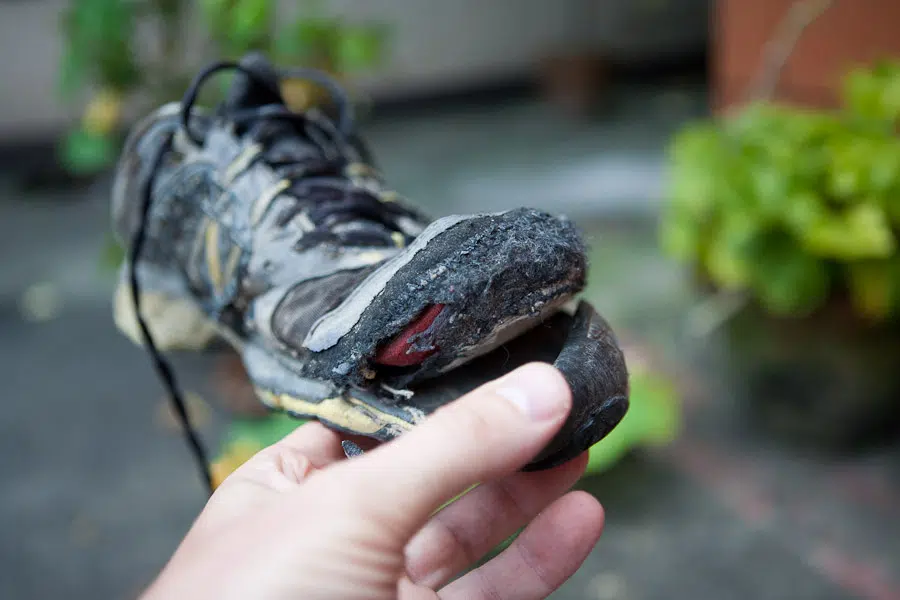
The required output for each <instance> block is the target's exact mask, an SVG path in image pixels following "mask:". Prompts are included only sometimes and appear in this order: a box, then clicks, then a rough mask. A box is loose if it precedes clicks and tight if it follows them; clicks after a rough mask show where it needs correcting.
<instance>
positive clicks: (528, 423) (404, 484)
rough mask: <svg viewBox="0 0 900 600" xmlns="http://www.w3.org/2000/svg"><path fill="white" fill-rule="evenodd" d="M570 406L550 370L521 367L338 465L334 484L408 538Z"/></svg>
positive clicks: (544, 433)
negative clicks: (343, 485)
mask: <svg viewBox="0 0 900 600" xmlns="http://www.w3.org/2000/svg"><path fill="white" fill-rule="evenodd" d="M571 404H572V399H571V392H570V390H569V387H568V384H567V383H566V380H565V379H564V378H563V376H562V374H561V373H560V372H559V371H558V370H556V369H555V368H553V367H552V366H550V365H549V364H546V363H530V364H527V365H525V366H523V367H520V368H518V369H516V370H515V371H512V372H511V373H509V374H507V375H505V376H504V377H502V378H500V379H497V380H495V381H492V382H490V383H487V384H485V385H483V386H481V387H480V388H478V389H477V390H475V391H473V392H470V393H469V394H467V395H465V396H463V397H462V398H460V399H458V400H456V401H454V402H452V403H451V404H449V405H447V406H445V407H442V408H441V409H439V410H437V411H436V412H435V413H434V414H432V415H431V416H430V417H429V418H428V419H426V420H425V422H423V423H422V424H421V425H419V426H417V427H416V428H414V429H413V430H412V431H409V432H407V433H405V434H403V435H402V436H401V437H400V438H398V439H396V440H394V441H392V442H390V443H387V444H384V445H382V446H380V447H378V448H376V449H375V450H373V451H371V452H369V453H368V454H365V455H363V456H361V457H359V458H354V459H352V460H349V461H346V462H344V463H342V464H341V465H340V467H339V469H340V470H342V471H344V473H343V476H342V477H341V481H342V482H346V485H347V486H348V487H349V488H350V489H352V490H353V491H354V492H355V493H356V494H357V495H358V497H361V498H364V499H365V510H366V512H367V513H369V514H371V516H372V518H376V519H379V520H381V522H388V523H392V524H393V525H394V528H395V531H399V532H403V534H404V535H405V534H409V535H412V534H413V533H415V531H417V530H418V529H419V527H420V526H421V525H422V524H423V523H425V521H427V519H428V518H429V517H430V515H431V514H432V513H433V512H434V511H435V510H437V509H438V508H439V507H440V506H441V505H443V504H444V503H445V502H446V501H447V500H449V499H451V498H453V497H454V496H456V495H458V494H460V493H462V492H463V491H464V490H465V489H467V488H469V487H471V486H472V485H474V484H476V483H479V482H484V481H488V480H491V479H496V478H499V477H502V476H504V475H508V474H511V473H513V472H515V471H517V470H518V469H520V468H521V467H522V466H524V465H525V464H526V463H528V462H529V461H530V460H531V459H532V458H534V457H535V456H536V455H537V454H538V453H539V452H540V451H541V450H542V449H543V448H544V446H546V444H548V443H549V442H550V440H551V439H552V438H553V436H554V434H555V433H556V432H557V430H558V429H559V428H560V427H561V426H562V424H563V422H564V421H565V419H566V417H567V416H568V413H569V410H570V409H571ZM345 490H346V488H345ZM373 511H374V512H375V513H376V514H372V513H373Z"/></svg>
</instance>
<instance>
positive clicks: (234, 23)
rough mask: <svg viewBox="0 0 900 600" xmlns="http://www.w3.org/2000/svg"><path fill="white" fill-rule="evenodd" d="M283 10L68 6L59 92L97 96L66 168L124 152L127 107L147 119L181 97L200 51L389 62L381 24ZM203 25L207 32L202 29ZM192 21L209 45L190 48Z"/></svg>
mask: <svg viewBox="0 0 900 600" xmlns="http://www.w3.org/2000/svg"><path fill="white" fill-rule="evenodd" d="M277 5H278V3H276V2H275V1H274V0H203V1H202V2H200V3H199V8H200V10H199V13H200V14H199V16H200V19H199V20H198V19H196V18H195V14H194V12H195V10H194V8H195V3H194V2H189V1H188V0H70V4H69V7H68V10H67V11H66V12H65V14H64V16H63V19H62V33H63V36H64V47H63V56H62V61H61V67H60V73H59V77H60V82H59V83H60V85H59V89H60V93H61V95H62V96H63V98H64V99H65V100H66V101H69V102H75V101H77V100H78V95H79V92H83V91H85V90H88V89H89V90H90V91H91V92H93V98H92V99H91V100H90V101H89V102H88V104H87V107H86V110H85V112H84V117H83V119H82V121H81V123H80V124H79V125H78V126H77V127H76V128H75V129H74V130H73V131H71V132H70V133H69V135H68V136H67V137H66V138H65V139H64V140H63V141H62V144H61V146H60V159H61V161H62V163H63V165H64V166H65V167H66V168H67V169H68V170H70V171H71V172H74V173H80V174H90V173H94V172H97V171H100V170H103V169H105V168H107V167H109V166H110V165H111V164H112V162H113V161H114V160H115V157H116V155H117V153H118V149H119V142H120V140H121V136H120V131H119V130H120V129H121V126H122V121H123V106H125V105H126V104H128V105H129V106H131V105H134V109H135V110H136V111H137V112H139V113H140V114H144V113H146V112H147V111H149V110H151V109H152V108H153V107H154V106H157V105H159V104H162V103H164V102H168V101H171V100H177V99H179V98H180V97H181V94H182V93H183V92H184V89H185V87H186V85H187V84H188V82H189V81H190V78H191V76H192V73H193V71H194V70H195V69H196V68H197V66H198V65H197V64H196V63H197V62H202V57H201V59H199V60H198V59H196V58H192V63H191V64H188V63H187V62H186V61H185V60H184V59H183V57H184V56H189V55H191V54H192V51H193V49H194V48H195V47H200V48H202V54H203V56H204V57H207V58H210V59H223V58H226V59H236V58H237V57H239V56H240V55H242V54H244V53H246V52H248V51H250V50H259V51H262V52H265V53H267V54H269V55H270V56H272V57H273V58H274V59H275V60H276V62H279V63H281V64H285V65H295V66H308V67H316V68H323V69H327V70H328V71H330V72H331V73H332V74H334V75H337V76H343V75H346V74H350V73H354V72H356V71H360V70H364V69H369V68H372V67H373V66H376V65H377V64H378V63H379V62H380V61H381V60H382V58H383V55H384V49H385V42H386V39H387V30H386V29H385V28H384V27H383V26H381V25H378V24H357V23H350V22H347V21H345V20H344V19H341V18H337V17H330V16H326V12H325V10H324V8H325V7H324V6H323V5H322V3H321V2H315V3H313V2H305V3H302V4H301V5H300V7H299V12H300V15H299V16H298V17H296V18H294V19H286V18H283V16H282V15H277V14H276V8H277ZM195 22H198V23H199V24H200V27H199V28H196V29H194V28H195V27H196V25H195ZM189 24H190V25H191V27H192V30H197V31H199V35H200V36H202V37H203V39H202V40H200V41H201V42H202V43H200V44H197V43H194V42H196V41H197V40H191V42H192V43H191V44H189V45H188V44H187V41H188V37H187V36H188V25H189ZM139 26H140V27H141V29H142V32H143V30H144V29H146V30H147V33H148V34H150V35H152V37H153V38H154V39H155V40H158V41H159V49H158V51H157V52H152V53H151V52H139V51H138V44H137V39H136V32H137V30H138V27H139ZM188 46H190V50H189V49H188ZM223 89H224V86H223V87H220V88H219V93H220V94H221V92H222V90H223ZM286 95H287V94H286ZM293 98H294V100H295V101H296V100H297V98H298V95H297V94H296V93H295V94H293ZM214 99H215V98H208V99H206V100H214ZM315 99H316V98H315V95H314V94H313V95H310V94H309V93H305V94H303V95H302V96H300V102H301V103H309V102H311V101H314V100H315ZM298 108H302V107H298Z"/></svg>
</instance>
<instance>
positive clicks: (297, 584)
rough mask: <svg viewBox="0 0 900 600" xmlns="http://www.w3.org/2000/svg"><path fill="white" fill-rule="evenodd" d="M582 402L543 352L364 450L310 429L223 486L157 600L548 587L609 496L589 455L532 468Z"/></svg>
mask: <svg viewBox="0 0 900 600" xmlns="http://www.w3.org/2000/svg"><path fill="white" fill-rule="evenodd" d="M570 408H571V395H570V392H569V388H568V386H567V384H566V382H565V379H563V377H562V375H561V374H560V373H559V371H557V370H556V369H554V368H553V367H551V366H550V365H547V364H542V363H532V364H529V365H525V366H523V367H521V368H519V369H517V370H515V371H513V372H512V373H510V374H508V375H506V376H504V377H502V378H500V379H497V380H495V381H492V382H489V383H487V384H485V385H484V386H482V387H481V388H479V389H477V390H475V391H473V392H471V393H470V394H468V395H466V396H464V397H462V398H460V399H459V400H457V401H455V402H453V403H452V404H450V405H448V406H446V407H443V408H442V409H440V410H438V411H437V412H436V413H434V414H433V415H432V416H431V417H429V418H428V419H427V420H426V421H425V422H424V423H422V424H421V425H419V426H417V427H416V428H414V429H413V430H412V431H410V432H408V433H406V434H404V435H403V436H401V437H399V438H398V439H396V440H393V441H391V442H389V443H386V444H382V445H380V446H378V447H375V448H371V445H370V444H369V445H365V446H364V447H366V448H371V449H368V450H367V451H366V453H365V454H363V455H362V456H358V457H354V458H352V459H345V458H344V453H343V450H342V449H341V445H340V442H341V439H346V437H347V436H341V435H340V434H338V433H336V432H334V431H331V430H329V429H326V428H325V427H323V426H322V425H320V424H318V423H308V424H306V425H303V426H302V427H300V428H298V429H297V430H296V431H295V432H293V433H292V434H290V435H289V436H287V437H286V438H284V439H283V440H282V441H280V442H278V443H276V444H274V445H273V446H270V447H269V448H266V449H265V450H262V451H261V452H259V453H258V454H257V455H256V456H254V457H253V458H252V459H250V460H249V461H248V462H246V463H245V464H244V465H243V466H241V467H240V468H239V469H237V470H236V471H235V472H234V473H233V474H232V475H231V476H230V477H228V478H227V479H226V480H225V481H224V482H223V483H222V484H221V485H220V486H219V488H218V489H217V490H216V492H215V493H214V494H213V496H212V497H211V498H210V500H209V502H208V504H207V505H206V507H205V508H204V510H203V511H202V512H201V514H200V515H199V517H198V518H197V520H196V521H195V523H194V525H193V527H192V528H191V530H190V531H189V532H188V534H187V536H186V537H185V539H184V540H183V542H182V543H181V545H180V547H179V548H178V550H177V551H176V552H175V554H174V556H173V557H172V558H171V560H170V561H169V563H168V564H167V565H166V567H165V568H164V569H163V571H162V573H161V574H160V576H159V577H158V578H157V580H156V581H155V582H154V583H153V584H152V585H151V586H150V588H149V589H148V590H147V591H146V592H145V595H144V600H156V599H159V598H193V599H204V598H216V599H228V598H240V599H242V600H243V599H246V598H256V599H266V600H269V599H296V598H305V599H306V598H321V599H335V600H337V599H340V600H352V599H356V598H367V599H369V598H372V599H381V598H384V599H388V598H402V599H425V598H429V599H430V598H447V599H456V598H459V599H466V600H477V599H479V598H491V599H493V600H498V599H507V598H509V599H513V598H515V599H516V600H528V599H531V598H546V597H547V596H548V595H549V594H550V593H552V592H553V591H554V590H556V589H557V588H558V587H559V586H561V585H562V584H563V583H564V582H565V581H566V579H568V578H569V576H571V575H572V573H574V572H575V571H576V570H577V569H578V567H579V566H580V565H581V564H582V562H583V561H584V559H585V558H586V557H587V555H588V554H589V553H590V551H591V549H592V548H593V547H594V545H595V544H596V543H597V540H598V539H599V537H600V534H601V532H602V529H603V509H602V507H601V506H600V504H599V503H598V502H597V500H595V499H594V497H593V496H591V495H589V494H586V493H584V492H569V491H568V490H569V489H570V488H571V487H572V486H573V485H574V483H575V482H576V481H577V480H578V478H579V477H580V476H581V474H582V473H583V471H584V468H585V465H586V463H587V456H586V454H584V455H582V456H580V457H578V458H576V459H574V460H572V461H570V462H568V463H566V464H564V465H561V466H560V467H557V468H555V469H551V470H548V471H541V472H535V473H522V472H519V469H520V468H521V467H522V466H523V465H525V464H527V463H528V462H529V461H530V460H531V459H533V458H534V457H535V456H536V455H537V453H538V452H539V451H540V450H541V448H542V447H544V445H545V444H547V443H548V442H549V441H550V439H551V438H552V437H553V435H554V433H555V432H556V431H557V430H558V429H559V427H560V426H561V425H562V423H563V421H564V420H565V418H566V416H567V415H568V412H569V410H570ZM354 441H357V443H359V444H360V445H364V444H365V442H364V441H362V440H359V439H358V438H354ZM475 484H479V485H477V487H475V488H474V489H472V490H471V491H469V492H468V493H467V494H466V495H464V496H463V497H462V498H459V499H458V500H457V501H455V502H453V503H452V504H449V505H447V506H444V504H445V503H446V502H447V501H449V500H451V499H453V498H455V497H456V496H457V495H459V494H460V493H462V492H464V491H465V490H467V489H469V488H470V487H471V486H473V485H475ZM567 492H568V493H567ZM442 506H444V507H443V508H441V507H442ZM438 509H440V510H438ZM436 511H438V512H436ZM522 526H525V529H524V531H523V532H522V533H521V534H520V535H519V537H518V538H517V539H516V540H515V541H514V542H513V543H512V545H510V546H509V547H508V548H507V549H506V550H504V551H503V552H502V553H500V554H499V555H498V556H496V557H494V558H493V559H491V560H490V561H488V562H487V563H485V564H484V565H482V566H480V567H478V568H477V569H475V570H471V571H468V572H466V570H467V569H469V568H471V567H472V566H473V565H474V564H475V563H477V561H478V560H479V559H480V558H482V557H483V556H484V555H485V554H487V553H488V552H489V551H490V550H491V549H492V548H494V547H495V546H496V545H497V544H499V543H501V542H502V541H503V540H505V539H506V538H507V537H509V536H510V535H511V534H513V533H515V532H516V531H517V530H518V529H519V528H520V527H522ZM460 574H462V575H461V576H460Z"/></svg>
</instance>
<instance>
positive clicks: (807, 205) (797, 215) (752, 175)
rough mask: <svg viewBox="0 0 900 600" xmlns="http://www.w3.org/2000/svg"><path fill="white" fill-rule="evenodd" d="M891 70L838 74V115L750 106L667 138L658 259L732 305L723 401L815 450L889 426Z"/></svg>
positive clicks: (896, 209)
mask: <svg viewBox="0 0 900 600" xmlns="http://www.w3.org/2000/svg"><path fill="white" fill-rule="evenodd" d="M898 126H900V63H888V62H885V63H881V64H877V65H875V66H873V67H871V68H869V69H856V70H853V71H851V72H850V73H849V74H848V75H847V76H846V77H845V79H844V87H843V104H842V107H841V108H840V109H839V110H837V111H824V110H812V109H806V108H801V107H789V106H780V105H776V104H773V103H770V102H767V101H765V100H763V101H760V102H753V103H750V104H749V105H747V106H745V107H744V108H742V109H740V110H738V111H736V112H733V113H731V114H729V115H726V116H723V117H721V118H719V119H716V120H712V121H706V122H702V123H697V124H693V125H691V126H689V127H687V128H685V129H684V130H683V131H681V132H680V133H679V134H678V135H677V136H676V137H675V139H674V141H673V143H672V146H671V149H670V150H671V152H670V160H671V177H672V179H671V188H670V192H671V193H670V201H669V202H668V204H667V205H666V207H665V210H664V214H663V217H662V222H661V241H662V245H663V247H664V249H665V250H666V251H667V252H668V253H669V254H670V255H672V256H673V257H676V258H678V259H680V260H682V261H684V262H685V263H687V264H688V265H690V267H691V269H692V270H693V272H694V274H695V275H696V277H697V279H698V281H700V282H701V284H702V285H703V286H704V287H705V288H706V289H709V290H712V291H714V292H716V293H718V294H723V295H724V294H727V295H730V296H731V297H732V298H735V297H736V298H739V299H740V302H739V303H738V304H737V306H739V309H738V310H737V311H736V313H735V314H734V315H733V316H732V318H731V319H729V320H727V321H726V322H725V323H724V325H723V326H722V332H723V334H724V338H725V339H726V341H727V349H728V360H727V361H726V365H727V368H728V369H729V370H730V371H731V374H732V375H733V376H734V378H735V380H734V381H735V385H734V386H733V387H732V389H734V390H737V391H740V392H746V394H747V396H748V399H749V403H748V404H747V406H749V407H750V408H751V413H752V414H753V415H755V416H759V417H762V418H764V420H765V422H766V423H767V424H768V425H769V426H771V427H773V428H774V429H775V430H777V431H782V432H785V433H788V434H790V435H791V436H793V437H794V438H800V439H806V440H810V441H815V442H818V443H824V444H827V445H829V446H839V447H840V446H846V445H848V444H855V443H857V442H861V441H864V440H869V439H871V438H872V436H873V435H874V434H876V433H878V432H880V431H881V430H885V429H888V428H890V426H892V425H894V424H895V423H897V421H898V414H900V401H898V399H900V327H898V323H900V249H898V243H900V238H898V236H900V138H898V136H897V132H898Z"/></svg>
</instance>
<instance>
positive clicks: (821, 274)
mask: <svg viewBox="0 0 900 600" xmlns="http://www.w3.org/2000/svg"><path fill="white" fill-rule="evenodd" d="M753 257H754V258H753V260H752V262H750V263H749V264H752V265H753V269H754V274H753V289H754V290H755V291H756V295H757V297H758V298H759V300H760V302H762V304H763V305H764V306H765V307H766V308H767V309H768V310H770V311H771V312H773V313H775V314H805V313H808V312H811V311H812V310H814V309H816V308H818V307H819V306H821V304H822V303H823V302H824V301H825V299H826V298H827V297H828V292H829V286H830V279H829V275H828V270H827V269H826V266H825V263H824V262H823V261H821V260H819V259H817V258H816V257H814V256H811V255H809V254H807V253H806V252H804V251H803V249H801V248H800V247H799V246H798V245H797V244H796V243H795V242H794V241H793V240H792V239H791V237H790V236H789V235H787V234H785V233H777V232H773V233H770V234H767V235H766V236H763V237H761V238H760V239H758V240H755V241H754V249H753Z"/></svg>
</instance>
